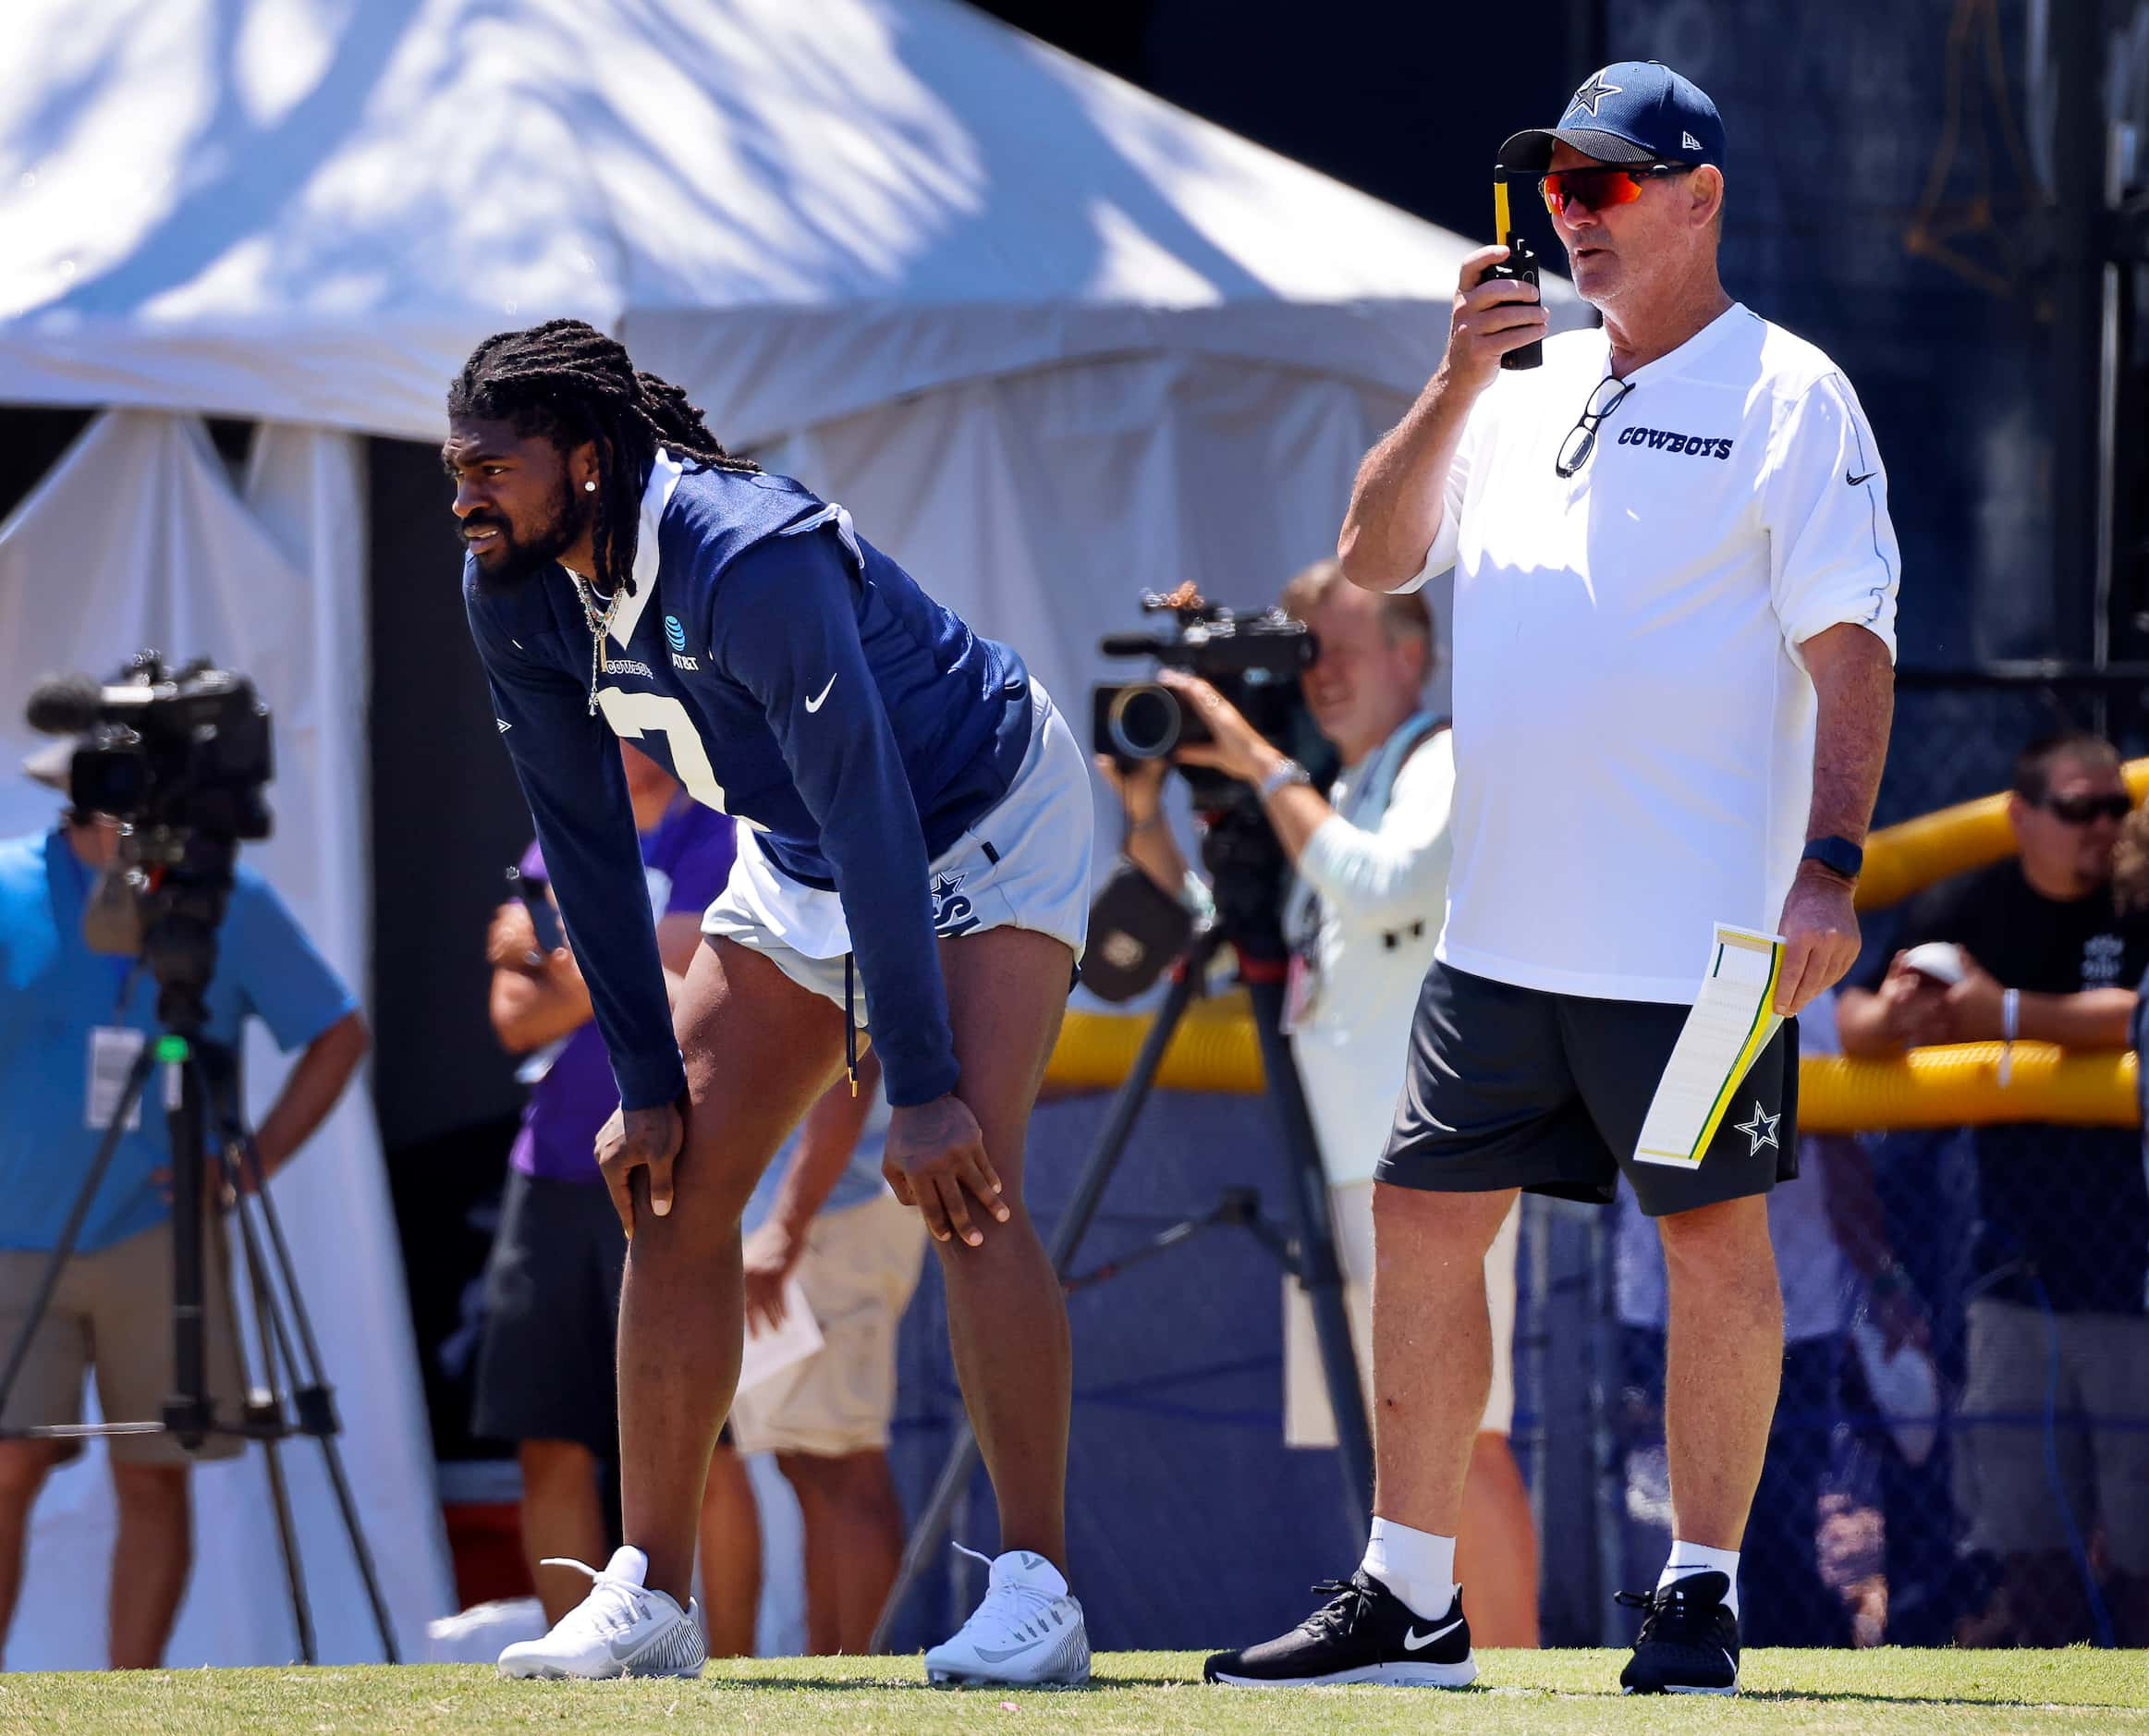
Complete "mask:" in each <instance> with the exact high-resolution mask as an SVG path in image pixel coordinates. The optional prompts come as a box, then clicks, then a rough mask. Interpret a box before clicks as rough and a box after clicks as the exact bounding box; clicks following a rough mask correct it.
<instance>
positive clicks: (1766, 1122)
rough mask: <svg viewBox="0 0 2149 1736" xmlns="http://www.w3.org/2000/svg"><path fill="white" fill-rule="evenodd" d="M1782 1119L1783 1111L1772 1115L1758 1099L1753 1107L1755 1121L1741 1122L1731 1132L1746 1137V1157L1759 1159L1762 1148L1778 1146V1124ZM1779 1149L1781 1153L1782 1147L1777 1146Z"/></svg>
mask: <svg viewBox="0 0 2149 1736" xmlns="http://www.w3.org/2000/svg"><path fill="white" fill-rule="evenodd" d="M1782 1119H1783V1114H1782V1111H1780V1110H1778V1111H1777V1113H1776V1114H1775V1115H1771V1114H1769V1113H1768V1111H1767V1110H1765V1109H1764V1108H1763V1107H1762V1106H1761V1104H1760V1101H1759V1099H1756V1100H1755V1101H1754V1105H1753V1119H1752V1120H1750V1121H1741V1122H1740V1123H1739V1124H1738V1125H1737V1126H1736V1127H1734V1128H1733V1129H1732V1130H1731V1131H1733V1132H1734V1133H1743V1134H1745V1135H1746V1155H1748V1156H1749V1157H1757V1156H1759V1155H1761V1148H1762V1147H1763V1146H1764V1145H1775V1144H1776V1124H1777V1122H1778V1121H1780V1120H1782ZM1781 1149H1782V1147H1781V1146H1777V1150H1779V1151H1780V1150H1781Z"/></svg>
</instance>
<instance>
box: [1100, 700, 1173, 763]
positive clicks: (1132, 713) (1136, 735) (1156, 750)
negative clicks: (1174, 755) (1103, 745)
mask: <svg viewBox="0 0 2149 1736" xmlns="http://www.w3.org/2000/svg"><path fill="white" fill-rule="evenodd" d="M1181 721H1182V719H1181V716H1180V713H1179V702H1178V694H1177V693H1174V692H1173V691H1171V689H1169V688H1168V687H1161V686H1159V685H1157V684H1156V683H1155V682H1154V681H1144V682H1142V683H1140V684H1138V685H1136V686H1133V687H1124V688H1121V689H1120V690H1119V692H1118V694H1117V697H1116V698H1115V699H1114V700H1113V701H1112V710H1111V714H1110V716H1109V718H1108V720H1107V724H1108V727H1109V728H1110V730H1111V735H1112V745H1113V746H1114V747H1115V748H1117V750H1118V751H1119V752H1121V753H1122V754H1124V755H1125V756H1126V757H1127V758H1129V759H1130V760H1160V759H1162V758H1163V757H1164V756H1165V755H1166V754H1167V753H1169V752H1171V751H1172V749H1173V748H1175V747H1177V746H1178V740H1179V728H1180V724H1181Z"/></svg>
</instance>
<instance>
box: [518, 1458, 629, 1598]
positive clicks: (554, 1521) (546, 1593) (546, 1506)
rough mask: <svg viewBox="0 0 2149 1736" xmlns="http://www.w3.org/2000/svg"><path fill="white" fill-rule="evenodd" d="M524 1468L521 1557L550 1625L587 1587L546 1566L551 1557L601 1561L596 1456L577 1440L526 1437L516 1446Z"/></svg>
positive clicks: (601, 1526) (561, 1569) (577, 1578)
mask: <svg viewBox="0 0 2149 1736" xmlns="http://www.w3.org/2000/svg"><path fill="white" fill-rule="evenodd" d="M515 1458H516V1461H517V1463H518V1464H519V1466H520V1468H521V1471H522V1556H523V1559H525V1560H526V1561H528V1562H529V1564H530V1583H531V1584H533V1585H535V1586H536V1587H537V1598H538V1601H539V1602H540V1603H542V1604H543V1606H544V1625H545V1626H546V1627H548V1628H549V1627H551V1626H552V1624H553V1623H554V1622H556V1621H557V1620H559V1619H560V1618H561V1617H562V1616H564V1615H566V1614H567V1612H568V1610H570V1609H572V1608H574V1607H575V1606H576V1605H577V1604H579V1603H580V1602H581V1601H582V1595H583V1594H584V1593H585V1592H587V1591H588V1590H589V1589H590V1585H589V1582H588V1581H587V1580H585V1579H584V1578H583V1577H582V1576H581V1575H580V1573H577V1572H575V1571H572V1570H571V1569H568V1568H564V1567H546V1566H544V1565H543V1563H544V1562H545V1561H546V1560H547V1559H551V1558H554V1557H560V1558H564V1559H567V1560H569V1561H588V1562H591V1563H592V1564H594V1563H598V1562H602V1561H603V1560H604V1556H605V1553H606V1551H605V1548H604V1505H603V1503H602V1502H601V1501H600V1500H599V1498H598V1495H597V1455H596V1454H595V1453H593V1452H592V1451H591V1450H590V1449H588V1448H587V1447H584V1446H583V1445H582V1444H581V1443H580V1441H571V1440H526V1441H524V1442H523V1443H522V1444H521V1445H520V1446H519V1447H518V1448H517V1449H515Z"/></svg>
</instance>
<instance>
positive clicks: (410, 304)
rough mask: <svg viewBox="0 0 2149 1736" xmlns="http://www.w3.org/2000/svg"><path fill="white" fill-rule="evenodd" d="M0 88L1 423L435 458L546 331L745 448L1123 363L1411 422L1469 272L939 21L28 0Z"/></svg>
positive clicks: (621, 9) (1431, 111) (1335, 188)
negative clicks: (911, 400) (258, 430)
mask: <svg viewBox="0 0 2149 1736" xmlns="http://www.w3.org/2000/svg"><path fill="white" fill-rule="evenodd" d="M0 74H4V75H5V76H0V232H5V233H6V235H7V237H8V245H7V247H6V249H5V250H0V399H8V400H14V401H18V402H22V401H31V402H64V403H99V404H145V405H158V406H165V407H168V408H172V409H177V410H210V411H215V412H221V413H227V414H232V415H241V416H253V417H262V418H267V419H271V420H275V421H282V422H300V423H308V424H315V425H324V426H335V427H346V428H358V429H363V430H367V431H370V432H374V433H381V434H403V435H408V436H409V437H412V438H416V439H433V438H436V437H437V436H438V432H439V423H440V403H441V393H442V389H443V385H444V383H445V382H446V379H447V378H448V376H449V375H450V373H452V372H453V371H454V370H455V368H456V367H457V366H458V365H459V363H460V362H461V361H462V359H463V357H464V356H465V355H466V354H467V353H468V351H469V349H470V346H471V344H472V343H473V342H474V341H475V340H476V339H477V338H479V337H481V336H483V335H484V334H486V333H488V332H491V331H495V330H497V329H500V328H501V327H504V326H513V325H521V324H530V323H531V322H532V321H534V320H536V319H540V318H545V317H550V316H552V315H556V314H562V313H573V314H579V315H581V316H583V317H586V318H589V319H591V320H592V321H594V322H596V323H598V324H603V325H604V326H606V327H607V328H609V329H613V330H616V331H617V332H619V334H620V335H621V336H623V337H624V338H625V340H626V341H627V343H628V345H629V348H632V349H633V350H634V351H635V353H636V356H637V358H638V360H640V361H641V363H642V364H643V365H644V366H647V367H650V368H653V369H654V370H656V371H657V372H659V373H664V374H665V375H666V376H667V377H669V378H673V379H678V380H680V381H682V382H684V383H687V384H690V385H692V386H693V387H694V389H695V391H696V394H697V396H698V397H699V398H700V400H701V401H702V403H703V404H704V405H705V406H706V407H707V408H708V409H709V410H710V411H711V413H712V415H713V417H714V426H716V427H717V428H718V429H719V431H720V432H721V433H722V434H723V435H724V437H725V438H726V439H727V440H728V441H730V442H731V443H732V444H734V445H738V446H752V445H756V444H762V443H765V442H767V441H770V440H773V439H775V438H777V437H779V436H781V435H783V434H789V433H792V432H794V431H796V430H798V429H800V428H805V427H812V426H813V425H815V424H817V423H820V422H826V421H829V420H831V419H833V418H836V417H839V416H844V415H848V414H850V413H853V412H855V411H859V410H867V409H871V408H873V406H876V405H882V404H886V403H889V402H891V401H893V400H895V399H897V398H899V397H906V396H910V395H913V394H917V393H921V392H926V391H930V390H932V389H934V388H935V387H939V386H944V385H949V384H951V383H955V382H959V381H964V380H972V379H980V378H989V377H994V376H998V375H1005V374H1008V373H1019V372H1023V371H1027V370H1032V369H1037V368H1043V367H1047V366H1051V365H1055V364H1062V363H1066V362H1068V361H1075V360H1080V359H1084V358H1094V357H1102V356H1113V355H1119V354H1124V353H1128V352H1151V351H1164V352H1168V353H1176V354H1187V355H1195V354H1200V355H1211V356H1218V357H1229V358H1236V359H1239V360H1242V361H1248V362H1252V363H1256V364H1260V363H1266V364H1271V365H1276V366H1281V367H1287V368H1290V369H1294V370H1300V371H1304V372H1309V373H1317V374H1321V375H1325V376H1330V377H1334V378H1340V379H1349V380H1352V381H1355V382H1359V383H1361V384H1364V385H1371V386H1374V387H1379V388H1385V389H1386V391H1388V392H1390V393H1394V394H1406V395H1407V394H1410V393H1412V392H1415V391H1416V389H1417V388H1418V386H1419V385H1420V384H1421V383H1422V382H1423V380H1424V379H1425V378H1426V376H1427V375H1428V374H1429V373H1431V371H1432V369H1433V366H1434V365H1435V362H1436V361H1437V360H1438V358H1439V353H1440V348H1441V345H1442V343H1443V341H1444V339H1445V336H1446V331H1447V297H1448V296H1449V294H1450V293H1451V292H1452V290H1453V287H1454V283H1455V278H1456V270H1457V266H1458V264H1459V262H1460V260H1461V258H1462V256H1463V254H1464V253H1465V252H1466V251H1468V249H1469V246H1470V243H1468V242H1466V241H1464V240H1462V239H1460V238H1458V237H1455V236H1451V235H1448V234H1446V233H1444V232H1443V231H1441V230H1438V229H1435V228H1434V227H1433V226H1430V225H1427V224H1424V223H1421V222H1418V221H1417V220H1415V219H1413V218H1411V217H1409V216H1407V215H1405V214H1402V213H1400V212H1398V211H1396V210H1394V209H1393V208H1391V207H1389V206H1386V205H1384V204H1381V203H1380V202H1377V201H1375V200H1373V199H1370V198H1368V197H1366V196H1365V195H1363V194H1361V193H1357V192H1354V191H1352V190H1350V189H1347V188H1345V187H1342V186H1340V185H1339V184H1337V182H1335V181H1332V180H1329V179H1327V178H1326V177H1323V176H1321V175H1318V174H1316V173H1314V172H1313V171H1312V170H1310V169H1306V168H1302V167H1300V166H1299V165H1295V164H1291V163H1288V162H1287V161H1285V160H1284V159H1282V158H1280V157H1277V156H1276V155H1274V154H1273V153H1269V152H1266V151H1264V150H1262V149H1261V148H1259V147H1258V146H1255V145H1252V144H1250V143H1248V142H1247V141H1244V140H1241V139H1239V138H1237V137H1235V136H1233V135H1232V134H1229V133H1227V132H1225V131H1224V130H1222V129H1221V128H1216V127H1213V126H1210V125H1208V124H1206V123H1204V122H1203V121H1200V120H1197V119H1195V118H1193V117H1192V116H1189V115H1186V114H1184V113H1182V112H1180V111H1178V110H1176V109H1173V108H1171V107H1169V106H1168V105H1167V104H1163V103H1160V102H1158V101H1157V100H1155V99H1154V98H1153V97H1150V96H1147V95H1145V94H1143V93H1142V92H1139V91H1136V90H1134V89H1133V88H1132V87H1130V86H1129V85H1126V84H1124V83H1122V82H1120V81H1119V80H1117V79H1113V78H1110V77H1108V76H1107V75H1105V74H1104V73H1101V72H1099V71H1097V70H1096V69H1095V68H1093V67H1087V66H1084V65H1082V64H1081V63H1080V62H1078V61H1075V60H1072V59H1069V58H1068V56H1066V55H1062V54H1059V53H1058V52H1056V51H1055V50H1053V49H1050V48H1048V47H1046V46H1045V45H1044V44H1043V43H1038V42H1035V41H1033V40H1032V39H1031V38H1029V37H1026V36H1022V35H1020V34H1019V33H1018V32H1016V31H1010V30H1007V29H1006V28H1005V27H1004V26H1001V25H999V24H996V23H995V22H994V21H992V20H991V19H988V18H985V17H983V15H982V14H979V13H977V12H974V11H972V10H971V9H970V8H968V7H966V6H961V5H959V4H957V3H956V0H813V3H812V4H811V5H800V4H799V0H519V4H518V5H517V6H514V7H512V8H503V7H501V6H498V5H496V4H495V3H494V0H369V3H368V4H365V5H362V6H360V5H356V4H353V0H17V3H16V5H15V6H11V7H10V8H9V20H8V29H7V31H6V36H5V40H4V41H0ZM1437 127H1438V121H1437V109H1436V106H1435V104H1431V103H1430V102H1429V104H1428V121H1427V128H1428V138H1427V141H1426V151H1427V156H1428V159H1429V160H1430V159H1433V158H1435V157H1443V156H1445V157H1447V158H1449V159H1451V160H1452V159H1456V158H1459V160H1462V161H1466V162H1467V161H1476V160H1485V161H1489V159H1490V155H1491V141H1476V142H1475V143H1474V144H1472V142H1471V141H1442V140H1441V139H1439V138H1438V136H1437ZM1552 293H1554V294H1556V295H1557V293H1558V291H1557V287H1555V289H1554V291H1553V292H1552ZM1566 305H1568V306H1570V307H1571V305H1572V304H1571V300H1570V299H1569V300H1567V301H1566Z"/></svg>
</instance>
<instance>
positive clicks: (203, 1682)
mask: <svg viewBox="0 0 2149 1736" xmlns="http://www.w3.org/2000/svg"><path fill="white" fill-rule="evenodd" d="M1480 1659H1481V1662H1482V1664H1483V1666H1484V1678H1483V1681H1484V1685H1483V1686H1482V1687H1479V1688H1474V1689H1471V1690H1469V1691H1467V1692H1464V1693H1436V1692H1431V1691H1423V1690H1398V1689H1393V1688H1319V1689H1310V1690H1308V1689H1301V1690H1295V1691H1291V1692H1288V1693H1248V1692H1235V1691H1231V1690H1227V1689H1217V1688H1204V1687H1203V1685H1202V1683H1201V1681H1200V1672H1201V1658H1200V1657H1199V1656H1198V1655H1196V1654H1193V1653H1187V1652H1119V1653H1114V1654H1112V1655H1110V1656H1109V1657H1104V1658H1101V1659H1100V1660H1099V1661H1098V1669H1097V1680H1096V1681H1095V1682H1094V1684H1093V1685H1092V1686H1091V1687H1089V1688H1085V1689H1076V1690H1054V1691H1031V1692H1026V1693H1016V1692H1010V1691H1006V1690H977V1689H971V1690H968V1691H966V1692H962V1693H949V1692H946V1691H943V1690H936V1689H930V1688H927V1687H926V1686H925V1685H924V1679H923V1676H922V1672H921V1669H920V1667H919V1664H918V1661H917V1660H916V1659H915V1658H835V1659H800V1658H761V1659H757V1660H755V1661H753V1662H751V1663H738V1664H730V1663H727V1664H722V1665H712V1666H711V1667H710V1669H709V1672H708V1674H707V1675H706V1676H704V1677H703V1678H702V1681H699V1682H591V1683H576V1684H568V1683H561V1682H505V1681H500V1680H499V1679H498V1678H497V1677H496V1676H495V1674H494V1673H493V1671H492V1670H491V1669H484V1668H477V1667H470V1666H455V1667H447V1666H427V1667H422V1668H417V1667H413V1668H406V1669H382V1668H369V1669H317V1670H302V1669H229V1670H164V1671H158V1672H156V1673H154V1674H139V1675H127V1676H109V1675H89V1674H85V1675H70V1676H52V1675H47V1676H0V1730H6V1731H16V1730H22V1731H30V1730H37V1731H50V1730H122V1731H127V1732H128V1733H129V1736H147V1733H148V1732H153V1731H183V1732H189V1736H191V1733H193V1732H204V1731H219V1732H221V1731H226V1730H293V1731H299V1732H304V1733H305V1736H326V1733H327V1732H336V1731H346V1730H353V1731H356V1730H369V1731H370V1730H452V1731H458V1732H460V1731H465V1730H470V1731H482V1730H552V1731H584V1730H587V1731H592V1732H604V1733H605V1736H610V1732H614V1731H633V1730H685V1729H689V1728H695V1727H700V1728H714V1729H720V1730H725V1731H727V1732H728V1731H743V1732H751V1733H752V1736H763V1732H772V1731H782V1730H801V1731H835V1730H846V1731H849V1730H860V1731H878V1732H885V1733H886V1736H910V1733H911V1732H913V1731H916V1732H924V1731H941V1730H948V1731H957V1730H959V1731H965V1732H969V1731H976V1730H1003V1731H1007V1732H1009V1733H1010V1736H1012V1733H1013V1732H1016V1731H1020V1730H1056V1731H1057V1730H1067V1731H1077V1732H1080V1731H1092V1730H1094V1731H1117V1732H1126V1733H1128V1736H1179V1732H1188V1733H1189V1736H1191V1733H1192V1732H1197V1731H1211V1730H1215V1731H1232V1732H1244V1731H1250V1730H1258V1731H1263V1732H1267V1731H1272V1730H1273V1731H1279V1732H1299V1731H1303V1732H1306V1736H1337V1732H1343V1731H1357V1730H1378V1731H1387V1730H1394V1731H1405V1730H1410V1731H1416V1730H1424V1729H1426V1728H1428V1727H1432V1726H1435V1725H1446V1726H1450V1727H1452V1728H1454V1729H1457V1730H1468V1731H1470V1732H1471V1736H1478V1732H1481V1731H1482V1732H1497V1731H1509V1730H1513V1731H1531V1732H1539V1731H1561V1730H1576V1731H1597V1730H1666V1729H1675V1730H1676V1729H1688V1730H1692V1729H1703V1728H1707V1729H1711V1730H1716V1729H1721V1730H1823V1731H1843V1732H1856V1733H1857V1736H1879V1733H1880V1732H1886V1731H1892V1730H1921V1731H1923V1730H1948V1731H1959V1730H1960V1731H1972V1730H1977V1731H1983V1730H2084V1731H2089V1730H2094V1731H2106V1730H2111V1731H2120V1730H2143V1731H2149V1653H2143V1652H2094V1651H2090V1650H2087V1649H2084V1648H2077V1649H2075V1650H2072V1651H2066V1652H1911V1651H1894V1650H1886V1649H1884V1650H1878V1651H1867V1652H1752V1653H1749V1654H1748V1655H1747V1657H1746V1660H1745V1672H1744V1677H1745V1692H1744V1693H1742V1694H1740V1697H1739V1698H1738V1699H1737V1700H1735V1701H1726V1700H1718V1699H1691V1700H1670V1699H1662V1700H1658V1699H1652V1700H1622V1699H1620V1698H1619V1697H1618V1673H1619V1667H1620V1665H1621V1664H1622V1663H1623V1662H1624V1661H1625V1654H1624V1653H1618V1652H1510V1653H1499V1652H1493V1653H1482V1654H1480Z"/></svg>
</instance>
